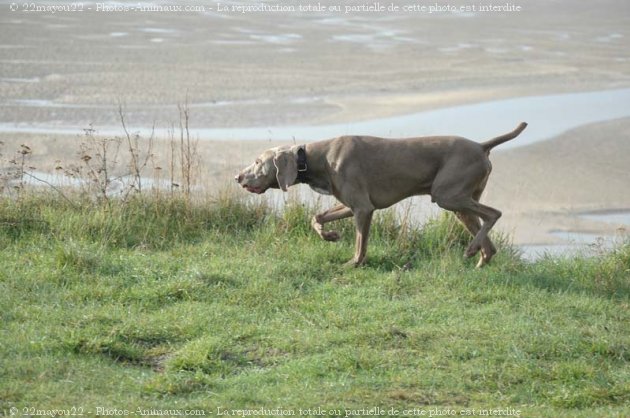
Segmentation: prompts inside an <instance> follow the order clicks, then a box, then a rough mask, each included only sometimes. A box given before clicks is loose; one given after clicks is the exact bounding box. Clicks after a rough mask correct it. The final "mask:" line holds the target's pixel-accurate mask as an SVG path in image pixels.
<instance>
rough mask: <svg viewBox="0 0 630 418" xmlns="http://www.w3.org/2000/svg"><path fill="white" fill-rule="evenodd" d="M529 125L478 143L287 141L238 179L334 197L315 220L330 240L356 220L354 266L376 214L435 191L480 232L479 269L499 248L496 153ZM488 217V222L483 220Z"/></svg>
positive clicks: (454, 139) (435, 139)
mask: <svg viewBox="0 0 630 418" xmlns="http://www.w3.org/2000/svg"><path fill="white" fill-rule="evenodd" d="M526 127H527V124H526V123H525V122H523V123H521V124H520V125H519V126H518V127H517V128H516V129H515V130H514V131H512V132H509V133H507V134H504V135H501V136H498V137H496V138H494V139H491V140H489V141H486V142H482V143H478V142H474V141H471V140H469V139H466V138H462V137H458V136H430V137H418V138H405V139H385V138H378V137H372V136H341V137H338V138H333V139H329V140H324V141H318V142H312V143H307V144H305V145H293V146H280V147H276V148H272V149H269V150H267V151H265V152H263V154H262V155H260V157H258V158H257V159H256V161H255V162H254V163H253V164H251V165H250V166H248V167H246V168H245V169H243V170H242V171H241V172H240V173H239V174H237V175H236V176H235V180H236V181H237V182H238V183H239V184H240V185H241V186H242V187H243V188H245V189H246V190H247V191H249V192H252V193H258V194H261V193H264V192H265V191H267V190H268V189H269V188H276V189H277V188H279V189H281V190H283V191H285V192H286V191H287V189H288V187H290V186H292V185H294V184H299V183H303V184H308V185H309V186H310V187H311V188H312V189H313V190H315V191H316V192H319V193H322V194H327V195H333V196H335V198H337V200H338V201H339V202H340V204H338V205H336V206H334V207H333V208H331V209H328V210H326V211H324V212H322V213H319V214H317V215H315V216H314V217H313V218H312V221H311V225H312V226H313V228H314V229H315V231H316V232H317V234H318V235H319V236H320V237H321V238H323V239H324V240H326V241H337V240H338V239H339V234H338V233H337V232H336V231H326V230H324V225H325V224H326V223H328V222H332V221H335V220H338V219H343V218H348V217H351V216H352V217H354V222H355V227H356V245H355V253H354V257H353V258H352V259H351V260H350V261H349V262H348V263H347V264H349V265H353V266H359V265H361V264H362V263H363V262H364V261H365V255H366V251H367V243H368V235H369V233H370V224H371V221H372V215H373V213H374V211H375V210H376V209H384V208H387V207H389V206H391V205H393V204H395V203H397V202H399V201H401V200H403V199H405V198H407V197H410V196H416V195H426V194H429V195H431V201H432V202H434V203H437V204H438V206H440V207H441V208H443V209H446V210H449V211H452V212H454V213H455V215H456V216H457V218H458V219H459V220H460V221H461V222H462V224H463V225H464V226H465V228H466V229H467V230H468V232H470V234H471V235H472V236H473V239H472V241H471V243H470V245H469V246H468V248H467V249H466V251H465V254H464V255H465V256H466V257H472V256H474V255H475V254H477V253H479V252H481V257H480V258H479V262H478V263H477V267H482V266H484V265H486V264H487V263H488V262H489V261H490V260H491V259H492V257H493V256H494V255H495V254H496V252H497V250H496V248H495V246H494V244H493V243H492V241H490V238H489V237H488V233H489V231H490V230H491V229H492V227H493V226H494V224H495V223H496V222H497V220H498V219H499V218H500V217H501V212H500V211H499V210H497V209H494V208H492V207H490V206H486V205H483V204H481V203H479V198H480V197H481V194H482V193H483V190H484V188H485V186H486V183H487V181H488V177H489V175H490V172H491V170H492V165H491V164H490V159H489V154H490V151H491V150H492V149H493V148H494V147H496V146H498V145H500V144H503V143H504V142H507V141H509V140H511V139H514V138H516V137H517V136H518V135H520V133H521V132H522V131H523V130H524V129H525V128H526ZM481 220H482V221H483V224H482V223H481Z"/></svg>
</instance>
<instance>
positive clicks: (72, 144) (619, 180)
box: [0, 0, 630, 244]
mask: <svg viewBox="0 0 630 418" xmlns="http://www.w3.org/2000/svg"><path fill="white" fill-rule="evenodd" d="M156 3H160V2H156ZM162 3H168V2H162ZM193 3H194V2H193ZM302 3H304V4H307V3H309V2H308V1H303V2H302ZM322 3H324V4H342V3H339V2H337V3H335V2H332V1H328V2H325V1H324V2H322ZM345 3H348V4H351V3H357V4H359V3H361V2H344V3H343V4H345ZM404 3H411V2H400V4H401V5H402V4H404ZM415 3H418V4H420V3H422V2H415ZM424 3H426V4H427V5H428V4H431V3H433V2H424ZM451 3H452V4H454V5H457V6H459V5H465V4H475V3H476V2H468V1H453V2H451ZM517 3H518V2H517ZM575 3H576V2H574V1H570V0H559V1H554V2H549V1H547V0H545V1H543V0H530V1H527V2H520V3H519V4H520V5H521V6H522V7H523V10H522V11H521V12H519V13H477V14H476V15H474V16H472V15H470V14H460V13H436V14H431V15H428V14H426V13H425V14H422V13H415V14H413V13H351V14H344V13H278V14H261V13H248V14H240V13H217V12H216V11H212V12H210V11H207V12H206V13H178V14H173V13H140V12H137V13H133V12H120V13H97V12H88V11H86V12H84V13H82V14H72V13H56V14H54V15H53V14H47V13H35V12H32V13H31V12H29V13H27V12H23V11H15V12H12V11H10V9H9V7H8V4H9V3H8V2H4V1H2V2H0V127H2V126H4V127H5V129H4V131H3V129H0V141H2V142H4V145H3V146H2V147H0V152H1V153H2V154H4V155H3V156H2V157H1V159H2V160H3V165H4V166H5V167H7V166H10V164H8V163H7V160H8V159H10V158H11V156H12V154H13V152H14V151H15V150H16V149H17V147H18V146H19V144H22V143H28V144H29V145H30V146H31V147H32V148H33V150H34V154H33V156H32V158H31V161H30V163H29V164H30V165H32V166H33V167H36V168H37V170H39V171H53V169H54V167H55V166H56V165H57V164H56V161H57V160H59V161H61V162H62V165H64V166H66V167H68V166H69V165H70V164H71V163H72V162H75V163H78V161H79V159H78V157H77V152H78V148H79V147H78V143H79V142H80V141H81V140H82V139H81V135H80V132H81V128H84V127H87V126H89V125H90V124H92V125H93V126H94V127H95V128H97V129H99V128H103V127H118V126H120V125H119V121H118V119H117V113H116V107H117V103H119V102H121V103H123V105H124V108H125V115H126V118H127V121H128V123H129V124H131V125H133V126H144V127H150V126H152V125H154V124H155V125H156V126H158V127H163V128H164V127H169V126H171V125H172V124H177V123H178V112H177V104H178V103H182V102H184V101H186V100H187V101H188V102H189V107H190V111H191V117H192V119H191V123H192V126H193V127H197V128H204V127H206V128H209V127H248V126H278V125H294V124H309V125H314V124H324V123H337V122H348V121H360V120H369V119H371V118H382V117H386V116H392V115H403V114H408V113H413V112H419V111H423V110H429V109H435V108H441V107H447V106H454V105H461V104H466V103H477V102H481V101H488V100H496V99H501V98H509V97H519V96H527V95H548V94H557V93H566V92H579V91H592V90H602V89H611V88H623V87H630V57H629V56H628V50H629V47H630V42H629V39H630V30H629V29H628V28H630V25H628V23H629V21H628V16H630V3H628V2H627V1H625V0H604V1H601V2H597V4H596V5H594V4H592V3H590V2H588V3H586V2H580V4H575ZM629 105H630V104H629ZM491 116H492V115H489V123H492V119H491ZM528 122H530V123H536V121H528ZM453 124H454V126H456V124H457V121H453ZM7 127H8V128H7ZM11 127H26V128H28V127H43V131H41V132H39V133H21V134H17V133H11V132H10V130H11ZM55 127H66V128H71V129H75V130H76V132H77V135H57V134H49V133H46V128H55ZM445 133H448V132H445ZM121 134H122V132H121ZM629 138H630V119H622V120H617V121H612V122H605V123H597V124H593V125H589V126H583V127H579V128H577V129H574V130H572V131H570V132H567V133H565V134H563V135H561V136H559V137H557V138H554V139H550V140H548V141H545V142H541V143H538V144H534V145H530V146H525V147H518V148H515V149H511V150H508V151H500V150H498V151H497V152H495V153H493V155H492V161H493V165H494V172H493V175H492V177H491V180H490V182H489V185H488V188H487V192H486V194H485V196H484V198H483V200H484V201H485V202H487V203H488V204H490V205H492V206H495V207H497V208H499V209H501V210H502V211H503V213H504V217H503V218H502V219H501V221H500V223H499V226H498V227H500V228H501V229H502V230H503V231H506V232H510V233H511V234H512V235H513V237H514V241H515V242H516V243H519V244H525V243H530V244H531V243H534V244H537V243H558V242H559V239H558V238H557V237H556V236H553V235H550V234H549V231H554V230H556V231H557V230H560V231H586V232H594V233H599V234H614V233H617V231H618V228H619V226H620V225H615V224H608V223H600V222H594V221H588V220H586V219H583V218H580V217H579V216H576V214H579V213H582V212H585V211H593V210H603V211H605V210H617V209H624V210H629V209H630V174H629V172H630V170H628V166H629V164H628V160H629V157H628V156H630V139H629ZM276 144H277V143H276V142H270V141H267V140H261V141H253V142H252V141H249V142H244V141H237V142H234V141H232V142H221V141H201V142H200V143H199V154H200V156H201V161H202V165H201V167H200V172H201V178H202V179H203V183H204V185H205V186H206V187H207V188H208V189H213V190H216V189H217V188H221V187H229V186H226V185H228V184H230V183H231V181H232V180H231V179H232V177H233V175H234V173H235V172H236V170H237V169H238V168H239V167H241V166H242V165H243V164H248V163H249V162H250V161H251V160H252V158H253V157H255V156H256V155H257V154H258V153H259V152H261V151H262V150H263V149H265V148H268V147H270V146H274V145H276ZM156 154H158V155H159V156H160V157H159V158H158V159H156V161H155V164H156V165H160V166H166V165H167V161H166V160H167V158H166V157H165V156H166V155H168V146H167V145H165V144H161V145H160V144H158V145H156ZM148 168H149V169H148V171H149V172H147V175H148V176H152V174H153V173H151V172H150V171H151V165H150V164H149V166H148ZM120 170H121V171H124V170H123V168H122V167H121V168H120ZM161 175H162V176H164V175H165V174H164V173H162V174H161Z"/></svg>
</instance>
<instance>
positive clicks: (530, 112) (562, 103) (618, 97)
mask: <svg viewBox="0 0 630 418" xmlns="http://www.w3.org/2000/svg"><path fill="white" fill-rule="evenodd" d="M254 102H255V101H254ZM293 103H294V104H295V105H296V106H299V105H300V103H301V102H300V101H297V100H295V101H293ZM234 104H235V105H237V104H238V103H234ZM0 105H1V104H0ZM5 105H6V104H5ZM23 105H25V106H35V105H37V106H40V107H58V106H59V105H58V104H55V103H53V102H50V103H48V102H46V101H43V100H30V101H25V102H24V103H23ZM206 105H208V104H207V103H200V104H194V103H191V105H190V106H191V107H204V106H206ZM213 105H229V104H221V103H220V104H216V103H215V104H213ZM71 106H72V107H75V106H76V107H78V108H80V107H81V106H82V105H71ZM85 107H86V108H88V107H94V106H93V105H85ZM149 108H150V106H149ZM623 117H630V89H618V90H604V91H595V92H588V93H571V94H557V95H549V96H531V97H518V98H513V99H505V100H494V101H489V102H482V103H476V104H469V105H461V106H453V107H447V108H444V109H437V110H432V111H426V112H419V113H415V114H410V115H403V116H394V117H388V118H380V119H372V120H367V121H358V122H347V123H337V124H330V125H312V126H307V125H294V126H289V125H284V126H260V127H242V128H197V129H192V130H191V131H192V134H193V135H195V136H196V137H198V138H199V139H202V140H212V139H216V140H286V141H291V140H294V139H295V140H296V141H298V142H303V141H311V140H318V139H324V138H333V137H336V136H340V135H374V136H383V137H410V136H423V135H444V134H448V135H450V134H453V135H462V136H465V137H467V138H471V139H474V140H480V141H483V140H487V139H489V138H493V137H495V136H497V135H500V134H502V133H505V132H508V131H511V130H513V129H514V128H515V127H516V125H517V124H518V123H519V122H521V121H526V122H528V123H529V127H528V128H527V130H526V131H525V132H524V133H523V134H522V135H521V136H520V137H519V138H518V139H517V140H514V141H511V142H508V143H506V144H503V145H502V146H501V148H502V149H506V148H513V147H518V146H524V145H529V144H532V143H535V142H538V141H542V140H546V139H550V138H553V137H555V136H557V135H559V134H561V133H563V132H566V131H568V130H570V129H574V128H577V127H580V126H583V125H587V124H590V123H595V122H604V121H609V120H613V119H618V118H623ZM97 129H98V131H99V132H100V133H101V134H102V135H116V134H119V133H120V127H118V126H112V127H106V126H99V127H97ZM129 129H130V130H131V131H133V132H139V133H141V134H143V135H149V134H150V127H130V128H129ZM0 132H9V133H15V132H32V133H51V134H68V133H70V134H76V133H81V132H82V130H81V129H79V128H77V127H72V126H71V124H70V122H66V121H62V122H61V123H60V124H56V125H46V124H37V123H21V124H15V123H9V122H4V123H0ZM156 134H158V135H164V136H166V135H167V131H166V130H163V132H162V131H160V130H156Z"/></svg>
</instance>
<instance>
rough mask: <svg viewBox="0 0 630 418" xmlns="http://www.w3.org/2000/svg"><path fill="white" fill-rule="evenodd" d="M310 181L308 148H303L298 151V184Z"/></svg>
mask: <svg viewBox="0 0 630 418" xmlns="http://www.w3.org/2000/svg"><path fill="white" fill-rule="evenodd" d="M307 181H308V165H307V164H306V147H305V146H301V147H299V148H298V150H297V182H298V183H306V182H307Z"/></svg>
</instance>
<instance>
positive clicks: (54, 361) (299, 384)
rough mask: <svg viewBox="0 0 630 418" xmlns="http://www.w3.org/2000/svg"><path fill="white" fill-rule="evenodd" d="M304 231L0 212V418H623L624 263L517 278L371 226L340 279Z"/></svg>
mask: <svg viewBox="0 0 630 418" xmlns="http://www.w3.org/2000/svg"><path fill="white" fill-rule="evenodd" d="M310 215H311V214H310V210H309V209H308V208H304V207H302V206H299V205H293V206H290V207H289V208H288V209H287V210H286V211H285V212H284V213H283V214H281V215H274V214H272V212H271V211H270V210H269V209H268V208H266V207H265V206H263V205H255V204H251V203H245V202H242V201H239V200H237V199H230V198H221V199H218V200H216V201H213V202H206V203H205V204H200V203H197V204H190V203H187V201H186V200H182V199H177V198H173V199H168V198H162V199H160V200H156V199H155V198H134V199H131V200H129V201H128V202H127V203H126V204H117V203H116V202H115V201H114V202H108V203H106V204H95V203H92V202H88V201H86V202H82V203H81V204H80V205H77V204H71V203H70V202H68V201H66V200H64V199H60V198H57V197H54V196H47V195H42V194H38V195H37V196H21V197H20V199H18V200H8V199H4V200H0V313H1V321H2V327H1V329H0V414H1V413H2V411H4V413H5V414H6V413H8V412H9V411H10V410H9V408H11V407H15V408H19V411H20V413H21V412H26V413H30V414H31V415H35V414H36V412H37V410H34V408H38V409H40V410H42V411H43V410H53V409H69V408H72V407H75V408H82V409H81V411H84V412H85V413H86V414H89V415H93V414H96V413H99V414H101V415H106V413H107V410H103V409H97V408H110V412H111V410H113V409H118V410H122V409H127V410H131V411H135V410H137V408H141V409H143V410H145V411H146V410H150V409H151V408H152V409H154V410H155V409H170V410H172V409H181V410H197V411H198V413H201V412H199V411H202V412H205V414H206V415H211V414H213V415H218V414H219V412H237V411H232V410H238V409H245V410H247V409H249V410H250V413H251V414H253V413H254V412H255V411H254V410H256V411H258V413H259V414H261V413H265V411H260V408H266V409H267V411H266V412H268V413H269V414H271V415H280V412H278V411H274V409H275V408H281V409H283V410H285V411H289V412H290V411H293V412H295V413H296V414H299V412H300V409H301V410H302V411H301V412H303V413H304V414H305V415H311V416H316V415H321V414H322V413H325V415H339V414H340V415H341V416H345V415H346V414H351V413H356V414H360V413H364V414H367V413H368V412H369V409H370V408H375V407H378V408H381V410H383V411H384V413H385V414H386V415H390V416H391V415H397V416H404V415H411V414H412V413H413V411H414V410H415V411H417V413H418V414H421V413H422V411H424V413H425V415H424V416H429V414H431V415H433V416H435V415H436V414H437V413H445V412H446V411H453V412H456V414H457V415H463V414H465V413H466V411H467V412H468V413H469V414H470V415H473V414H474V415H477V416H479V415H483V414H484V411H486V412H488V411H487V410H494V409H501V410H502V411H503V412H505V413H504V414H503V416H506V415H507V414H508V412H509V411H510V410H511V411H512V412H511V413H510V416H528V417H529V416H531V417H549V416H554V417H563V416H566V417H599V416H602V417H603V416H612V417H614V416H618V417H625V416H629V415H630V367H629V364H628V362H629V361H630V328H629V325H628V324H630V312H629V307H630V246H628V245H626V246H624V247H621V248H619V249H617V250H616V251H614V252H613V253H611V254H608V255H604V256H601V257H597V258H572V259H562V258H546V259H543V260H541V261H538V262H536V263H525V262H523V261H522V260H521V259H520V258H519V257H518V255H517V254H515V252H514V250H512V249H510V247H509V246H508V245H506V244H503V245H502V246H501V247H502V248H501V250H500V253H499V254H498V255H497V256H496V257H495V260H494V262H493V264H492V265H490V266H488V267H487V268H484V269H481V270H477V269H474V261H473V260H464V259H463V258H462V254H463V251H464V248H465V243H466V242H467V240H468V238H467V237H466V235H465V233H464V232H463V231H462V230H461V228H460V227H459V226H457V224H456V223H454V222H453V220H452V219H451V218H448V217H444V218H440V219H436V220H433V221H431V222H429V223H428V224H427V225H425V226H424V227H423V228H422V229H421V230H406V229H401V228H400V227H399V226H397V222H396V220H395V219H394V218H393V216H392V215H389V214H387V213H386V214H385V215H381V216H380V217H378V218H377V219H376V221H375V226H374V229H373V234H372V237H371V242H370V248H369V252H368V263H367V265H366V266H365V267H362V268H359V269H349V268H345V267H343V263H344V262H345V261H347V260H348V259H349V258H350V257H351V255H352V252H353V242H354V236H353V230H352V224H351V223H350V222H349V221H348V222H345V221H344V222H341V223H340V224H339V226H340V228H341V231H342V233H343V239H342V241H341V242H339V243H334V244H333V243H327V242H323V241H322V240H320V239H319V238H318V237H317V236H316V234H314V233H313V232H311V231H310V226H309V224H310V223H309V220H308V219H309V216H310ZM23 408H33V409H23ZM318 408H319V409H318ZM309 409H310V411H309ZM473 409H474V411H473ZM396 410H398V413H396ZM516 411H518V414H517V413H516ZM245 412H247V411H245ZM245 412H241V414H244V413H245ZM274 412H275V413H274ZM309 412H310V413H309ZM488 415H489V412H488Z"/></svg>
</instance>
